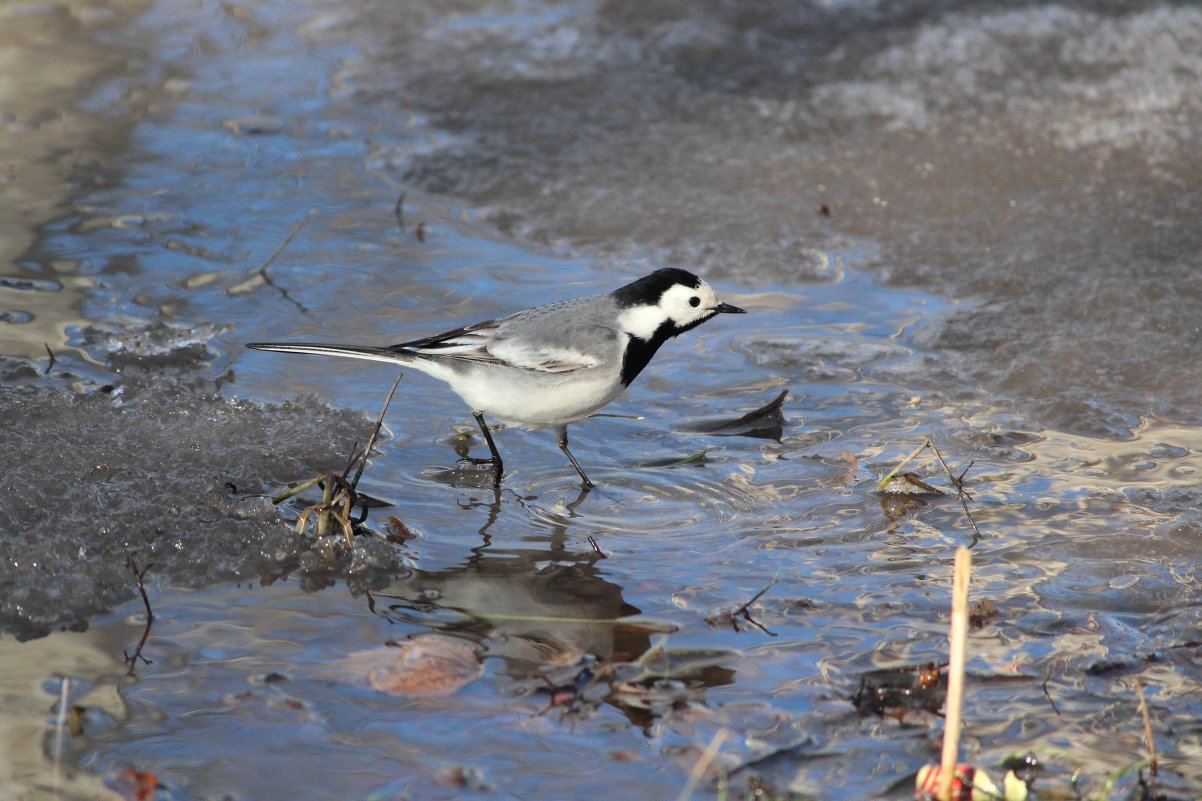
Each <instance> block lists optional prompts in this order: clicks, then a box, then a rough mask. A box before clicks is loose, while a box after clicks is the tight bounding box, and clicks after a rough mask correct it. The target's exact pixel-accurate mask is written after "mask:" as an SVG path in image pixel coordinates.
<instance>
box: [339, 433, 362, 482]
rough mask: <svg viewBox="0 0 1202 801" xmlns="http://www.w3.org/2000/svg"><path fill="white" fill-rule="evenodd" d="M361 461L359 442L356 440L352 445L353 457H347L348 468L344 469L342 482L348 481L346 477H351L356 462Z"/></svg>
mask: <svg viewBox="0 0 1202 801" xmlns="http://www.w3.org/2000/svg"><path fill="white" fill-rule="evenodd" d="M358 459H359V440H355V442H354V444H353V445H351V455H350V456H348V457H346V466H345V467H343V468H342V480H343V481H346V477H347V476H348V475H350V472H351V468H352V467H354V466H355V462H356V461H357V460H358Z"/></svg>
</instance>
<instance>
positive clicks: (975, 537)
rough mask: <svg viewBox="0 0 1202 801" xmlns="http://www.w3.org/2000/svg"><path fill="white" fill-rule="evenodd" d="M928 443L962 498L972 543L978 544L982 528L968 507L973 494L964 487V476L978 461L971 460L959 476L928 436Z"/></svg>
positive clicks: (958, 496) (961, 501) (957, 495)
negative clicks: (978, 526)
mask: <svg viewBox="0 0 1202 801" xmlns="http://www.w3.org/2000/svg"><path fill="white" fill-rule="evenodd" d="M926 444H927V445H930V446H931V450H933V451H934V452H935V456H937V457H939V464H941V465H943V469H944V470H946V471H947V476H948V478H950V479H951V480H952V486H954V487H955V488H956V497H957V498H959V499H960V505H961V506H962V507H964V514H965V516H966V517H968V525H970V526H972V544H973V545H976V544H977V543H978V542H980V540H981V529H979V528H977V521H976V519H974V518H973V516H972V510H971V509H969V508H968V502H969V501H971V500H972V496H971V495H969V494H968V492H967V490H965V489H964V477H965V476H966V475H968V471H969V469H970V468H971V467H972V466H973V465H974V464H976V463H975V462H969V463H968V467H966V468H964V470H963V471H961V473H960V475H959V476H957V475H956V474H955V473H953V472H952V469H951V468H950V467H948V466H947V462H945V461H943V454H941V453H940V452H939V449H938V448H936V447H935V443H934V442H931V440H930V439H929V438H928V439H927V441H926Z"/></svg>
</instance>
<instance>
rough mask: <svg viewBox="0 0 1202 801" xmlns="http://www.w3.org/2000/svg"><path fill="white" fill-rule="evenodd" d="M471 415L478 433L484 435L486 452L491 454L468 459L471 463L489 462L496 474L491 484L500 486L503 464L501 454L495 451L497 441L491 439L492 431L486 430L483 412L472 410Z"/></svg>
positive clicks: (486, 425)
mask: <svg viewBox="0 0 1202 801" xmlns="http://www.w3.org/2000/svg"><path fill="white" fill-rule="evenodd" d="M472 417H474V418H476V423H477V425H479V426H480V433H481V434H483V435H484V441H485V442H487V443H488V452H489V453H491V454H492V456H490V457H489V458H487V459H472V458H470V457H469V458H468V461H469V462H471V463H472V464H490V465H492V466H493V467H495V468H496V469H497V474H496V476H494V478H493V486H495V487H499V486H501V473H502V472H504V470H505V466H504V464H502V462H501V454H500V453H499V452H498V451H497V443H495V442H493V441H492V432H491V431H489V430H488V423H486V422H484V413H483V412H472Z"/></svg>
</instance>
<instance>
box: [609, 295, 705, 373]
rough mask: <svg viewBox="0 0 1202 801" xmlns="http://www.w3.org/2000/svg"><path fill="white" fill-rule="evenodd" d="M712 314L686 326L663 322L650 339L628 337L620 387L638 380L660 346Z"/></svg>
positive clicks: (699, 323)
mask: <svg viewBox="0 0 1202 801" xmlns="http://www.w3.org/2000/svg"><path fill="white" fill-rule="evenodd" d="M714 314H717V312H714V313H713V314H708V315H706V316H705V317H702V318H701V319H700V320H694V321H693V322H691V323H689V324H688V325H686V326H678V325H676V324H675V323H673V322H672V321H671V320H665V321H664V322H662V323H660V324H659V328H657V329H655V333H654V334H652V335H651V339H640V338H639V337H636V336H632V337H630V341H629V342H628V343H626V353H625V354H623V356H622V386H624V387H629V386H630V384H631V382H633V381H634V379H636V378H638V375H639V373H641V372H643V368H644V367H646V366H647V365H648V363H650V361H651V357H652V356H654V355H655V352H656V351H657V350H659V346H660V345H662V344H664V343H665V342H667V341H668V340H669V339H671V338H672V337H675V336H680V335H681V334H683V333H684V332H685V331H692V330H693V329H694V328H696V327H697V326H699V325H701V324H702V323H704V322H705V321H706V320H708V319H710V318H711V317H713V316H714Z"/></svg>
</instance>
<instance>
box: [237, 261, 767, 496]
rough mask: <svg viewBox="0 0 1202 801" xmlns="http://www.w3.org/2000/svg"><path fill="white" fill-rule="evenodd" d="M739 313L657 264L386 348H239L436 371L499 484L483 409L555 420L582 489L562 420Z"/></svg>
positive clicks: (537, 422) (529, 421)
mask: <svg viewBox="0 0 1202 801" xmlns="http://www.w3.org/2000/svg"><path fill="white" fill-rule="evenodd" d="M721 313H727V314H744V313H745V311H744V310H743V309H740V308H739V307H737V306H731V305H730V304H729V303H722V302H721V301H719V300H718V298H717V296H715V295H714V290H713V289H711V288H710V285H709V284H707V283H706V282H705V281H702V280H701V279H700V278H698V277H697V276H695V275H693V274H692V273H690V272H688V271H686V270H679V269H675V268H666V269H662V270H656V271H655V272H653V273H651V274H650V275H648V276H645V277H643V278H640V279H639V280H637V281H635V282H633V283H630V284H627V285H626V286H624V287H622V288H621V289H618V290H615V291H613V292H610V293H609V294H608V295H590V296H588V297H583V298H576V299H575V300H565V301H561V302H560V303H552V304H550V305H547V306H538V307H536V308H533V309H527V310H525V311H520V312H517V313H516V314H511V315H509V316H508V317H502V318H501V319H499V320H486V321H484V322H482V323H476V324H475V325H468V326H464V327H463V328H456V329H455V330H454V331H447V332H446V333H443V334H437V335H435V336H432V337H426V338H425V339H415V340H413V341H412V342H402V343H400V344H399V345H391V346H389V347H383V348H381V347H360V346H357V345H319V344H308V343H303V342H296V343H292V342H256V343H253V344H249V345H247V346H246V347H248V348H254V349H255V350H276V351H283V352H286V353H313V354H319V355H324V356H347V357H350V358H353V359H370V360H373V361H380V362H391V363H394V364H402V365H407V366H409V367H412V368H414V369H415V370H421V371H422V372H423V373H427V374H428V375H432V376H434V377H435V378H439V379H442V380H443V381H445V382H447V384H449V385H450V387H451V389H452V390H453V391H454V392H455V394H456V395H458V396H459V397H460V398H462V399H463V400H464V402H465V403H467V405H468V406H469V407H470V408H471V409H472V415H473V416H474V417H475V418H476V422H477V423H478V424H479V425H480V432H481V433H482V434H483V435H484V441H485V442H486V443H488V450H489V452H490V453H491V454H492V456H491V457H490V458H488V459H471V460H470V461H471V462H473V463H475V464H490V465H492V466H493V468H494V469H495V470H496V475H495V483H496V484H500V482H501V471H502V469H503V466H502V463H501V454H499V453H498V452H497V446H496V443H495V442H493V437H492V432H490V431H489V430H488V425H487V424H486V423H485V422H484V415H485V413H487V414H489V415H491V416H493V417H496V418H499V419H500V420H503V421H505V422H506V423H509V424H511V425H516V426H520V427H523V428H546V427H548V426H554V427H555V432H556V435H557V436H558V443H559V448H560V450H562V451H563V452H564V454H565V455H566V456H567V457H568V461H570V462H571V463H572V467H574V468H576V472H577V473H579V474H580V479H581V481H583V482H584V486H585V487H591V486H592V485H593V482H591V481H589V478H588V476H587V475H585V473H584V470H582V469H581V467H580V464H579V462H577V461H576V457H575V456H573V455H572V452H571V451H570V450H568V428H567V426H568V423H574V422H575V421H577V420H580V419H581V418H584V417H588V416H589V415H590V414H592V413H594V412H596V411H597V410H598V409H600V408H602V407H603V406H605V405H606V404H608V403H609V402H610V401H612V400H614V399H615V398H617V397H618V396H619V395H621V394H622V391H623V390H625V389H626V387H628V386H630V382H632V381H634V379H635V377H636V376H637V375H638V374H639V373H640V372H642V370H643V368H644V367H646V366H647V363H648V362H649V361H651V357H652V356H654V355H655V352H656V351H657V350H659V346H660V345H662V344H664V342H666V341H668V340H669V339H671V338H672V337H674V336H678V335H679V334H683V333H684V332H685V331H688V330H689V329H692V328H696V327H697V326H699V325H701V324H702V323H704V322H705V321H706V320H708V319H710V318H711V317H713V316H714V315H717V314H721Z"/></svg>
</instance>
